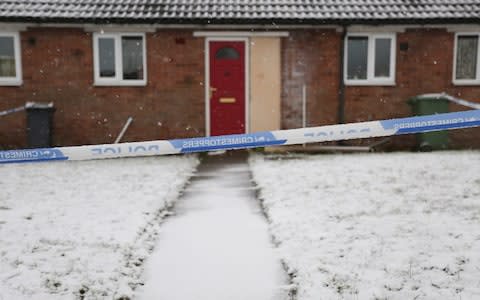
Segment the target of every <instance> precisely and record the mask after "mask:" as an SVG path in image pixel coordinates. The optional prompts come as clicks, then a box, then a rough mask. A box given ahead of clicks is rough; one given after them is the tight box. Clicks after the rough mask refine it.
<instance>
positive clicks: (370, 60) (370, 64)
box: [343, 32, 397, 85]
mask: <svg viewBox="0 0 480 300" xmlns="http://www.w3.org/2000/svg"><path fill="white" fill-rule="evenodd" d="M350 37H366V38H367V39H368V50H367V51H368V52H367V79H348V73H347V72H348V39H349V38H350ZM381 38H388V39H391V43H390V76H389V77H375V76H374V75H375V39H381ZM344 45H345V47H344V49H345V50H344V55H343V56H344V57H343V80H344V82H345V84H346V85H395V73H396V57H397V53H396V49H397V47H396V45H397V37H396V35H395V34H394V33H360V32H359V33H348V34H347V35H346V36H345V41H344Z"/></svg>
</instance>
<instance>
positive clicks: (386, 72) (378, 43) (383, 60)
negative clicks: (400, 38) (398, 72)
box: [374, 38, 392, 77]
mask: <svg viewBox="0 0 480 300" xmlns="http://www.w3.org/2000/svg"><path fill="white" fill-rule="evenodd" d="M391 42H392V40H391V39H388V38H385V39H375V75H374V76H375V77H390V55H391V53H390V49H391V48H390V46H391Z"/></svg>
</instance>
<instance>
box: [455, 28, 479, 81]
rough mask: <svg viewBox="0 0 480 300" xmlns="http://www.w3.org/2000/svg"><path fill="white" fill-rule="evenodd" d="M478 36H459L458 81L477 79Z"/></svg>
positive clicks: (456, 75) (456, 76)
mask: <svg viewBox="0 0 480 300" xmlns="http://www.w3.org/2000/svg"><path fill="white" fill-rule="evenodd" d="M477 53H478V36H467V35H464V36H459V37H458V41H457V70H456V74H455V78H456V79H475V78H476V76H477Z"/></svg>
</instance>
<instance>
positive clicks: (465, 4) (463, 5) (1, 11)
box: [0, 0, 480, 24]
mask: <svg viewBox="0 0 480 300" xmlns="http://www.w3.org/2000/svg"><path fill="white" fill-rule="evenodd" d="M2 20H3V21H8V20H9V21H31V22H94V23H105V22H113V23H172V24H177V23H188V24H205V23H250V24H267V23H269V22H276V23H278V24H282V23H284V24H292V23H305V24H306V23H315V24H317V23H372V22H373V23H374V22H377V23H395V22H408V21H416V22H418V21H420V22H442V21H445V22H447V21H450V22H452V21H456V20H457V21H458V20H460V21H463V22H475V23H478V22H480V0H0V21H2Z"/></svg>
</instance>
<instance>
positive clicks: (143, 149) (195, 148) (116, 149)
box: [0, 110, 480, 163]
mask: <svg viewBox="0 0 480 300" xmlns="http://www.w3.org/2000/svg"><path fill="white" fill-rule="evenodd" d="M477 126H480V110H470V111H463V112H454V113H446V114H436V115H430V116H420V117H410V118H401V119H392V120H384V121H370V122H360V123H350V124H338V125H328V126H320V127H309V128H300V129H289V130H277V131H265V132H257V133H250V134H235V135H223V136H214V137H204V138H190V139H177V140H160V141H150V142H134V143H121V144H105V145H87V146H74V147H59V148H48V149H26V150H10V151H0V163H13V162H31V161H52V160H90V159H104V158H117V157H132V156H152V155H168V154H178V153H191V152H203V151H215V150H229V149H247V148H256V147H266V146H273V145H293V144H306V143H317V142H327V141H340V140H351V139H362V138H371V137H384V136H394V135H401V134H412V133H420V132H428V131H438V130H450V129H458V128H468V127H477Z"/></svg>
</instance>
